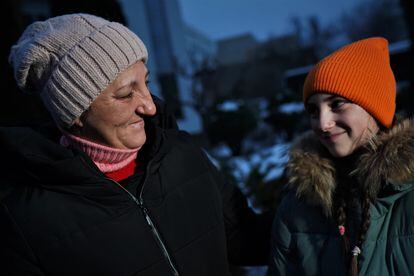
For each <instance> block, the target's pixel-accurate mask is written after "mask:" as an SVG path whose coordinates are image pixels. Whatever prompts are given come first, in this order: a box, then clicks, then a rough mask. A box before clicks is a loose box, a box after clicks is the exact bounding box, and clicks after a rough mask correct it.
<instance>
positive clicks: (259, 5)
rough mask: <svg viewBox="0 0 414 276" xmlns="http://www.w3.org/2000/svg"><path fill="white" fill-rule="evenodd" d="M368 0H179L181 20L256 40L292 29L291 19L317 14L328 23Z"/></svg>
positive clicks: (218, 34)
mask: <svg viewBox="0 0 414 276" xmlns="http://www.w3.org/2000/svg"><path fill="white" fill-rule="evenodd" d="M367 1H368V0H179V3H180V5H181V12H182V15H183V17H184V21H185V22H186V23H188V24H189V25H192V26H194V27H196V28H197V29H199V30H200V31H202V32H203V33H205V34H206V35H208V36H209V37H210V38H212V39H221V38H226V37H229V36H234V35H238V34H241V33H246V32H251V33H253V34H254V35H255V36H256V38H258V39H266V38H267V37H269V36H275V35H280V34H285V33H288V32H290V31H292V23H291V18H292V17H293V16H298V17H300V18H306V17H308V16H310V15H316V16H318V17H319V18H320V20H321V23H322V24H329V23H330V22H333V21H334V20H335V18H338V17H339V16H340V15H341V13H342V12H343V11H350V10H351V8H352V7H354V6H355V5H357V4H358V3H363V2H367Z"/></svg>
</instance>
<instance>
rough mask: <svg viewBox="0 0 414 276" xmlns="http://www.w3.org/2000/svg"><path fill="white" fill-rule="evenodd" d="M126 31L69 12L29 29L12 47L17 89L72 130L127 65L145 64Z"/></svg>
mask: <svg viewBox="0 0 414 276" xmlns="http://www.w3.org/2000/svg"><path fill="white" fill-rule="evenodd" d="M147 58H148V54H147V49H146V48H145V45H144V44H143V43H142V41H141V40H140V39H139V38H138V37H137V36H136V35H135V34H134V33H133V32H132V31H130V30H129V29H128V28H126V27H125V26H123V25H121V24H119V23H116V22H110V21H107V20H105V19H103V18H100V17H97V16H94V15H89V14H68V15H62V16H57V17H53V18H50V19H48V20H46V21H37V22H34V23H32V24H31V25H29V26H28V27H27V28H26V30H25V31H24V32H23V34H22V36H21V37H20V39H19V40H18V42H17V44H16V45H14V46H13V47H12V48H11V53H10V56H9V62H10V64H11V65H12V67H13V69H14V76H15V79H16V81H17V84H18V86H19V87H20V88H21V89H22V90H24V91H26V92H29V93H36V94H40V97H41V99H42V101H43V103H44V104H45V106H46V108H47V109H48V110H49V112H50V113H51V115H52V117H53V119H54V120H55V121H56V123H57V124H58V125H60V126H62V127H64V128H68V127H70V126H71V125H72V124H73V122H74V120H75V119H76V118H78V117H79V116H80V115H81V114H82V113H83V112H84V111H86V110H87V109H88V108H89V106H90V105H91V103H92V102H93V101H94V100H95V99H96V97H98V95H99V94H100V93H101V92H102V91H103V90H104V89H105V88H106V87H107V86H108V85H109V84H110V83H111V82H112V81H114V80H115V79H116V77H117V76H118V75H119V74H120V73H121V72H122V71H124V70H125V69H127V68H128V67H129V66H130V65H132V64H134V63H136V62H137V61H139V60H142V61H144V62H146V61H147Z"/></svg>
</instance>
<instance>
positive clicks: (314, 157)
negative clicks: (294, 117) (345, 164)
mask: <svg viewBox="0 0 414 276" xmlns="http://www.w3.org/2000/svg"><path fill="white" fill-rule="evenodd" d="M355 168H356V169H355V170H354V171H353V172H352V174H353V175H354V176H355V177H356V179H358V180H359V183H360V184H361V185H362V186H363V187H364V188H366V189H367V191H368V193H369V196H370V197H372V198H375V197H376V196H377V194H378V192H379V190H380V189H381V188H382V186H383V185H384V184H391V185H401V184H403V183H406V182H408V181H410V180H412V179H414V121H413V120H408V119H407V120H404V121H402V122H401V123H399V124H397V125H395V126H394V127H392V129H390V130H389V131H387V132H382V133H380V134H379V135H377V136H375V137H374V138H373V139H372V140H371V141H370V142H369V143H367V145H366V150H365V151H364V153H363V154H361V156H359V159H358V161H357V163H356V165H355ZM287 173H288V179H289V187H290V188H293V189H295V190H296V195H297V197H298V198H303V199H304V200H305V201H306V202H308V203H310V204H313V205H319V206H321V207H322V208H323V210H324V213H325V214H326V215H328V216H329V215H330V214H331V212H332V198H333V194H334V191H335V188H336V180H335V179H336V169H335V166H334V163H333V160H332V157H331V155H329V153H328V151H327V150H326V149H325V147H324V146H323V145H322V144H321V143H320V142H319V141H318V139H317V137H316V136H315V135H314V134H313V132H311V131H310V132H307V133H305V134H304V135H302V136H301V137H300V138H299V139H298V140H297V142H295V143H294V144H293V146H292V149H291V152H290V159H289V162H288V164H287Z"/></svg>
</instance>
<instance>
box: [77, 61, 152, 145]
mask: <svg viewBox="0 0 414 276" xmlns="http://www.w3.org/2000/svg"><path fill="white" fill-rule="evenodd" d="M147 84H148V70H147V68H146V67H145V65H144V63H143V62H142V61H139V62H137V63H135V64H134V65H132V66H130V67H129V68H128V69H126V70H125V71H124V72H122V73H121V74H120V75H119V76H118V77H117V78H116V79H115V81H113V82H112V83H111V84H110V85H109V86H108V87H107V88H106V89H105V90H104V91H102V93H101V94H100V95H99V96H98V97H97V98H96V99H95V100H94V101H93V102H92V104H91V106H90V108H89V109H88V111H86V112H85V113H84V114H83V115H82V116H81V117H80V118H78V119H77V120H76V121H75V125H76V126H77V127H78V129H79V130H80V135H81V136H82V137H84V138H86V139H88V140H91V141H94V142H97V143H99V144H103V145H106V146H110V147H113V148H118V149H134V148H139V147H141V146H142V145H143V144H144V143H145V140H146V135H145V129H144V116H152V115H154V114H155V112H156V107H155V104H154V102H153V100H152V97H151V95H150V91H149V90H148V87H147Z"/></svg>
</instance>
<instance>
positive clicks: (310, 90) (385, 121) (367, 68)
mask: <svg viewBox="0 0 414 276" xmlns="http://www.w3.org/2000/svg"><path fill="white" fill-rule="evenodd" d="M315 93H331V94H336V95H339V96H341V97H344V98H346V99H348V100H350V101H352V102H354V103H356V104H358V105H359V106H361V107H362V108H364V109H365V110H366V111H367V112H368V113H370V114H371V115H372V116H373V117H374V118H375V119H377V120H378V121H379V122H380V123H381V124H382V125H384V126H385V127H390V126H391V123H392V120H393V117H394V113H395V97H396V82H395V78H394V74H393V72H392V70H391V66H390V58H389V52H388V41H387V40H386V39H384V38H382V37H373V38H368V39H363V40H359V41H356V42H354V43H351V44H349V45H346V46H344V47H342V48H340V49H339V50H337V51H335V52H334V53H332V54H331V55H329V56H327V57H326V58H324V59H323V60H321V61H320V62H319V63H318V64H316V65H315V67H314V68H313V69H312V70H311V71H310V72H309V74H308V76H307V77H306V80H305V84H304V87H303V101H304V103H305V104H306V101H307V100H308V99H309V97H310V96H311V95H313V94H315Z"/></svg>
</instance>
